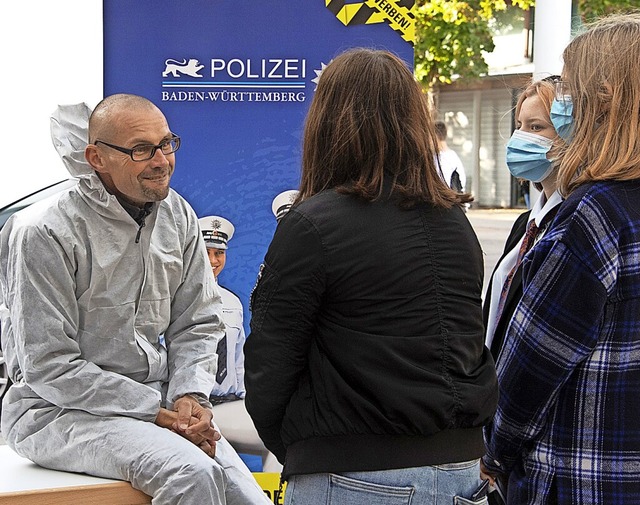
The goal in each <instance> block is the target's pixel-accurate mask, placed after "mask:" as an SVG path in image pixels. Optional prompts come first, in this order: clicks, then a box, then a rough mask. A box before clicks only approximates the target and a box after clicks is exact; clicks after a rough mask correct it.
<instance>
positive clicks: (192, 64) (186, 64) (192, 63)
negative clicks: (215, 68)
mask: <svg viewBox="0 0 640 505" xmlns="http://www.w3.org/2000/svg"><path fill="white" fill-rule="evenodd" d="M164 64H165V69H164V72H162V77H168V76H169V74H171V75H172V76H173V77H179V75H178V74H182V75H188V76H191V77H202V76H201V75H199V74H198V72H200V70H202V69H203V68H204V65H200V62H199V61H198V60H196V59H195V58H190V59H189V61H187V59H186V58H184V59H183V60H182V61H178V60H174V59H172V58H168V59H167V60H166V61H165V62H164Z"/></svg>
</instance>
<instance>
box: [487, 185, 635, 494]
mask: <svg viewBox="0 0 640 505" xmlns="http://www.w3.org/2000/svg"><path fill="white" fill-rule="evenodd" d="M523 276H524V278H523V280H524V285H523V288H524V291H523V297H522V299H521V301H520V303H519V305H518V307H517V309H516V311H515V313H514V315H513V318H512V320H511V323H510V326H509V329H508V332H507V335H506V338H505V344H504V347H503V349H502V352H501V355H500V357H499V359H498V365H497V371H498V381H499V384H500V400H499V404H498V410H497V412H496V415H495V417H494V420H493V423H492V424H491V425H489V426H487V427H486V428H485V441H486V444H487V454H486V455H485V457H484V458H483V460H484V463H485V465H486V466H487V467H488V468H489V469H490V470H493V471H496V472H499V473H504V474H506V473H509V472H512V477H511V481H510V483H509V486H510V488H511V489H510V493H509V494H510V495H512V496H514V497H515V501H516V503H530V504H534V503H536V504H537V503H546V502H547V500H548V499H549V498H550V497H551V498H553V497H554V496H555V498H556V499H557V501H558V503H561V504H564V503H571V504H585V505H586V504H594V505H595V504H598V505H603V504H616V505H621V504H631V503H633V504H640V181H628V182H597V183H589V184H585V185H583V186H581V187H579V188H578V189H576V190H575V191H574V192H573V193H572V194H570V195H569V197H568V198H567V200H566V201H565V202H563V204H562V206H561V207H560V210H559V211H558V214H557V216H556V218H555V220H554V222H553V225H552V228H551V230H550V231H549V232H548V233H547V234H546V235H545V236H544V237H543V239H542V240H541V241H540V242H539V243H538V244H537V245H536V246H535V247H534V249H532V251H530V253H529V254H528V255H527V256H526V258H525V260H524V263H523ZM514 477H515V478H514ZM550 491H551V493H550ZM550 495H554V496H550Z"/></svg>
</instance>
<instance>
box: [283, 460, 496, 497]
mask: <svg viewBox="0 0 640 505" xmlns="http://www.w3.org/2000/svg"><path fill="white" fill-rule="evenodd" d="M481 482H482V481H481V480H480V461H479V460H473V461H465V462H462V463H451V464H447V465H438V466H422V467H416V468H401V469H397V470H383V471H378V472H347V473H341V474H333V473H316V474H310V475H294V476H293V477H291V478H290V479H289V481H288V482H287V488H286V492H285V497H284V505H419V504H420V505H422V504H428V505H476V504H477V505H482V504H486V503H488V502H487V498H486V497H483V498H481V499H479V500H476V501H471V500H470V497H471V495H472V494H473V492H474V491H475V490H476V489H477V487H478V486H479V485H480V483H481Z"/></svg>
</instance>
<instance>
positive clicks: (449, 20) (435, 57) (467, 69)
mask: <svg viewBox="0 0 640 505" xmlns="http://www.w3.org/2000/svg"><path fill="white" fill-rule="evenodd" d="M601 1H606V0H601ZM507 2H508V3H509V4H512V5H514V6H517V7H520V8H522V9H528V8H529V7H531V6H532V5H533V4H534V0H510V1H509V0H507V1H505V0H469V1H458V0H432V1H426V0H418V1H417V2H416V6H415V13H416V41H415V65H414V66H415V75H416V77H417V78H418V80H419V81H420V82H421V83H422V84H423V85H424V86H425V87H431V86H433V85H434V84H435V83H442V84H445V83H450V82H452V80H453V78H454V77H456V76H460V77H461V78H463V79H473V78H478V77H480V76H481V75H484V74H486V73H487V70H488V68H487V63H486V62H485V60H484V57H483V55H482V52H483V51H486V52H491V51H493V49H494V44H493V37H492V32H491V30H490V29H489V25H490V22H491V20H492V19H493V17H494V15H495V13H496V12H499V11H504V10H505V9H506V8H507Z"/></svg>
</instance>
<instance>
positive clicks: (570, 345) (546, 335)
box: [484, 240, 608, 473]
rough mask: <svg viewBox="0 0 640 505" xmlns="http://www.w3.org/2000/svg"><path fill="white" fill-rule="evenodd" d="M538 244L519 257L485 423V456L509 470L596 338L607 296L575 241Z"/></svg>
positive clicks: (495, 465)
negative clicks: (493, 406)
mask: <svg viewBox="0 0 640 505" xmlns="http://www.w3.org/2000/svg"><path fill="white" fill-rule="evenodd" d="M539 246H540V247H539ZM539 246H536V247H535V248H534V249H533V253H534V254H533V255H532V258H530V257H529V256H527V257H526V258H525V262H524V263H523V265H524V278H525V281H526V286H525V290H524V292H523V297H522V299H521V301H520V303H519V304H518V306H517V308H516V311H515V313H514V315H513V318H512V320H511V323H510V325H509V329H508V331H507V335H506V338H505V343H504V347H503V350H502V354H501V356H500V360H499V361H498V366H497V370H498V382H499V384H500V400H499V404H498V410H497V412H496V415H495V417H494V420H493V422H492V424H491V425H489V426H488V427H487V428H486V430H485V435H486V442H487V454H486V456H485V458H484V461H485V464H486V466H487V467H488V468H489V469H490V470H493V471H495V472H497V473H507V472H508V471H509V470H510V469H511V468H512V467H513V465H514V464H515V462H516V461H518V460H519V459H520V458H521V457H522V454H524V453H526V451H527V450H528V448H529V447H531V444H532V443H533V442H535V440H536V439H537V438H538V437H539V436H540V435H541V433H542V432H543V431H544V430H546V429H547V428H548V426H547V424H548V422H549V414H550V412H551V411H552V409H553V407H554V405H555V404H556V401H557V398H558V395H559V393H560V391H561V390H562V388H563V386H564V385H565V384H566V382H567V381H568V380H569V378H570V377H571V375H572V374H573V373H574V371H575V369H576V368H577V367H578V366H580V364H581V362H583V361H584V360H585V359H586V357H587V356H588V355H589V354H590V353H591V352H592V350H593V349H594V347H595V346H596V344H597V340H598V335H599V329H600V326H601V324H602V317H603V312H604V306H605V303H606V302H607V296H608V294H607V288H606V286H605V285H604V284H603V283H602V279H600V278H599V277H598V276H597V275H596V274H595V273H594V272H595V271H596V270H594V268H593V265H589V264H585V260H584V258H581V257H579V256H578V255H576V254H575V253H574V252H572V249H574V250H575V249H576V248H577V249H580V246H579V245H575V247H572V248H569V247H568V246H567V244H566V243H564V242H563V241H560V240H558V241H554V240H544V241H542V242H541V243H540V244H539ZM585 249H586V247H585Z"/></svg>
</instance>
